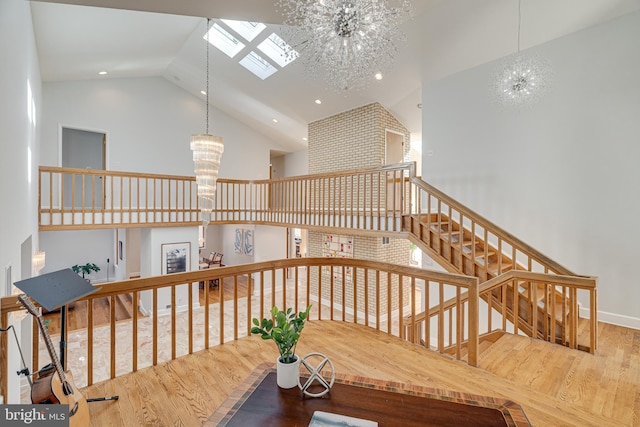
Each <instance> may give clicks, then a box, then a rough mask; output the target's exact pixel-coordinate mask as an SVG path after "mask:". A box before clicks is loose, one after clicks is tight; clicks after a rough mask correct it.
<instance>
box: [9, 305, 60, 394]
mask: <svg viewBox="0 0 640 427" xmlns="http://www.w3.org/2000/svg"><path fill="white" fill-rule="evenodd" d="M18 299H19V300H20V302H21V303H22V305H23V306H24V307H25V308H26V309H27V311H28V312H29V313H31V315H32V316H33V317H35V319H36V320H37V321H38V328H39V329H40V333H41V334H42V338H43V339H44V343H45V345H46V346H47V351H48V352H49V357H50V358H51V364H52V365H53V366H54V367H55V368H56V372H57V373H58V376H59V377H60V381H61V382H62V383H63V384H64V383H66V382H67V378H66V375H65V373H64V369H63V368H62V364H61V363H60V359H59V358H58V353H56V350H55V348H54V346H53V342H52V341H51V337H50V336H49V331H48V330H47V328H46V327H45V325H44V319H43V318H42V313H41V312H40V310H38V309H37V308H36V307H35V305H33V302H31V300H30V299H29V297H27V296H26V295H24V294H21V295H19V296H18Z"/></svg>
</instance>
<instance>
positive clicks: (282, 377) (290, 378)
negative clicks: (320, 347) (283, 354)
mask: <svg viewBox="0 0 640 427" xmlns="http://www.w3.org/2000/svg"><path fill="white" fill-rule="evenodd" d="M294 357H295V358H296V361H295V362H293V363H282V362H281V361H280V357H278V361H277V363H278V364H277V367H276V378H277V383H278V387H280V388H293V387H297V386H298V377H299V375H300V358H299V357H298V356H295V355H294Z"/></svg>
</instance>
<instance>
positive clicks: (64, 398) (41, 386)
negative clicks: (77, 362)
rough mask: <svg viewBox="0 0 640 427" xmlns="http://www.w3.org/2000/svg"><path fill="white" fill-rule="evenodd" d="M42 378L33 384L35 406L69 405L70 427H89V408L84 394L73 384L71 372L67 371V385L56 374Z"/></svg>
mask: <svg viewBox="0 0 640 427" xmlns="http://www.w3.org/2000/svg"><path fill="white" fill-rule="evenodd" d="M51 372H52V373H51V374H50V375H46V376H40V377H39V378H38V379H36V380H35V381H34V382H33V387H32V389H31V402H32V403H34V404H47V403H51V404H63V405H69V426H70V427H86V426H88V425H89V406H88V404H87V400H86V399H85V398H84V396H83V395H82V393H80V391H78V389H77V388H76V386H75V384H74V383H73V377H72V375H71V371H66V372H65V376H66V380H67V381H66V384H63V383H62V382H61V381H60V378H58V376H57V375H54V372H53V371H51Z"/></svg>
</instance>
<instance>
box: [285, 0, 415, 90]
mask: <svg viewBox="0 0 640 427" xmlns="http://www.w3.org/2000/svg"><path fill="white" fill-rule="evenodd" d="M277 5H278V7H279V8H280V9H281V10H282V13H283V14H284V17H285V21H284V23H285V25H286V26H287V27H285V28H284V29H283V32H284V36H285V38H287V39H288V40H287V41H288V42H289V44H290V45H291V48H290V49H289V54H290V55H292V56H293V57H295V55H297V53H299V54H300V59H301V61H302V62H303V63H304V64H305V66H306V68H307V70H308V72H309V73H310V74H311V75H312V76H314V77H322V78H324V79H325V80H326V81H327V82H328V83H329V85H330V86H331V87H332V88H334V89H336V90H338V91H344V90H350V89H360V88H363V87H365V86H366V85H367V84H369V83H370V82H371V81H372V80H373V79H374V75H375V74H376V73H380V72H383V71H385V70H386V69H388V68H389V66H390V65H391V64H392V63H393V59H394V55H395V54H396V52H397V51H398V43H399V42H400V41H402V40H404V34H403V33H402V32H401V31H400V30H399V29H398V25H399V24H400V23H401V22H402V20H403V19H405V18H406V17H408V15H409V14H410V12H411V3H410V1H409V0H278V2H277Z"/></svg>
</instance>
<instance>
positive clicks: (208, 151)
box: [191, 19, 224, 226]
mask: <svg viewBox="0 0 640 427" xmlns="http://www.w3.org/2000/svg"><path fill="white" fill-rule="evenodd" d="M210 24H211V19H207V38H206V40H207V67H206V69H207V72H206V73H207V85H206V93H205V98H206V109H207V117H206V126H205V133H203V134H196V135H191V151H193V163H194V172H195V174H196V187H197V194H198V206H199V207H200V211H201V212H202V222H203V224H205V226H206V224H207V223H209V221H211V211H212V210H213V204H214V200H215V195H216V181H217V179H218V170H219V169H220V158H221V157H222V152H223V151H224V143H223V142H222V138H221V137H219V136H214V135H210V134H209V25H210Z"/></svg>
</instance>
